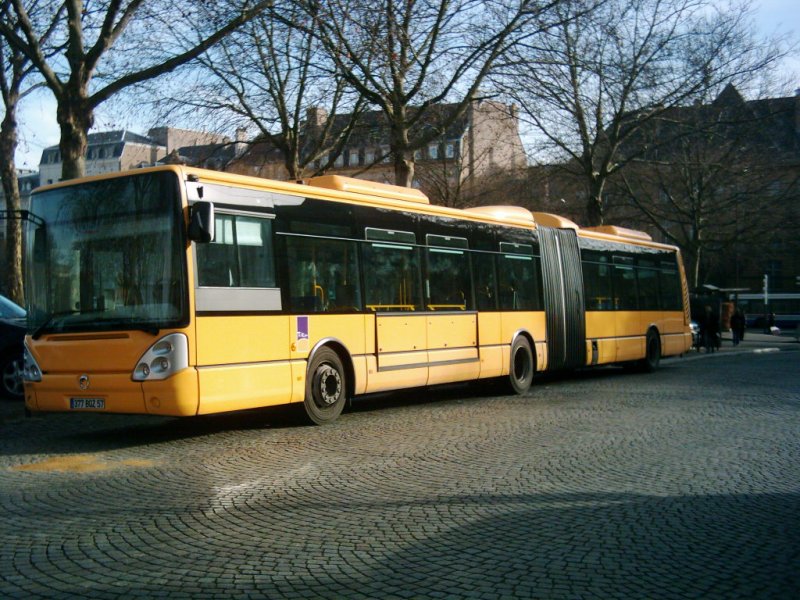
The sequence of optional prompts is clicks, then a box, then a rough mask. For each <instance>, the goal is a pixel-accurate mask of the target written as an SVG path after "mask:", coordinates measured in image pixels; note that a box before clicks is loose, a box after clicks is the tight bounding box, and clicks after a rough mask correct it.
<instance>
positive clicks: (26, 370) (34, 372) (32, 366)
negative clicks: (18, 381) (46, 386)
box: [22, 344, 42, 382]
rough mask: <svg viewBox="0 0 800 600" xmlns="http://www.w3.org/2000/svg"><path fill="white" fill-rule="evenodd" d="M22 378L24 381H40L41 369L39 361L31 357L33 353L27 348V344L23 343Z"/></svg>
mask: <svg viewBox="0 0 800 600" xmlns="http://www.w3.org/2000/svg"><path fill="white" fill-rule="evenodd" d="M22 363H23V367H22V379H24V380H25V381H34V382H35V381H41V380H42V370H41V369H40V368H39V363H37V362H36V359H35V358H33V354H31V351H30V350H28V345H27V344H25V349H24V351H23V354H22Z"/></svg>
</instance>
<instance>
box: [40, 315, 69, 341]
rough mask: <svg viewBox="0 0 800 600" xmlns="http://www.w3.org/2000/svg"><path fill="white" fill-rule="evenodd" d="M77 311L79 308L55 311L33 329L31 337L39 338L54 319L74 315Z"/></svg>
mask: <svg viewBox="0 0 800 600" xmlns="http://www.w3.org/2000/svg"><path fill="white" fill-rule="evenodd" d="M76 312H78V311H77V310H62V311H61V312H54V313H53V314H51V315H50V316H48V317H47V318H46V319H45V321H44V323H42V324H41V325H39V326H38V327H37V328H36V329H35V330H34V331H33V333H32V334H31V337H32V338H33V339H35V340H38V339H39V338H40V337H41V336H42V334H43V333H44V331H45V329H47V328H48V327H49V326H50V325H52V324H53V321H55V320H56V319H57V318H59V317H65V316H67V315H74V314H75V313H76Z"/></svg>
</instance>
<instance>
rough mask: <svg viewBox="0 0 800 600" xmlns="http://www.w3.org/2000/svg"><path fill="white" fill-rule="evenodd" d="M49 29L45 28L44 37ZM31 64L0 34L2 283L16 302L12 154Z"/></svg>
mask: <svg viewBox="0 0 800 600" xmlns="http://www.w3.org/2000/svg"><path fill="white" fill-rule="evenodd" d="M8 9H9V7H8V4H7V3H6V4H4V5H2V6H0V10H2V13H1V14H0V19H2V20H3V21H5V22H6V23H7V24H8V25H9V27H11V29H12V30H13V31H16V32H18V31H19V21H18V20H16V19H15V18H14V17H13V15H10V14H9V12H8ZM51 34H52V30H50V31H45V32H44V35H43V37H44V38H45V39H46V38H47V37H49V36H50V35H51ZM33 70H34V68H33V65H32V64H31V62H30V61H29V60H28V58H27V57H26V56H25V55H24V54H23V53H22V52H21V51H20V50H19V49H18V48H15V47H13V46H11V45H9V44H8V43H7V41H6V40H5V39H4V38H0V92H1V93H2V96H3V106H4V108H5V114H4V116H3V120H2V124H0V179H2V184H3V194H4V196H5V204H6V221H5V226H6V238H5V242H6V252H5V255H6V260H5V266H6V272H5V287H6V291H7V293H8V296H9V297H10V298H11V299H12V300H14V301H15V302H16V303H17V304H23V303H24V291H23V286H22V220H21V215H20V212H19V211H20V209H21V203H20V194H19V182H18V179H17V167H16V163H15V160H14V155H15V154H16V151H17V144H18V142H19V128H18V123H17V110H18V108H19V104H20V102H21V101H22V100H23V99H24V98H25V96H27V95H28V94H30V93H31V92H33V91H34V90H35V89H36V88H37V87H39V86H40V85H41V82H38V83H37V82H35V81H34V82H31V80H32V77H31V74H32V71H33Z"/></svg>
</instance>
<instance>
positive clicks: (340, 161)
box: [333, 154, 344, 167]
mask: <svg viewBox="0 0 800 600" xmlns="http://www.w3.org/2000/svg"><path fill="white" fill-rule="evenodd" d="M343 164H344V158H343V157H342V155H341V154H340V155H339V156H337V157H336V160H335V161H333V166H334V167H341V166H342V165H343Z"/></svg>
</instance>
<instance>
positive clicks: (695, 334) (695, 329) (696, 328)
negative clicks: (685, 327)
mask: <svg viewBox="0 0 800 600" xmlns="http://www.w3.org/2000/svg"><path fill="white" fill-rule="evenodd" d="M689 328H690V329H691V330H692V348H694V349H695V350H700V345H701V344H700V325H698V324H697V321H689Z"/></svg>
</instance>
